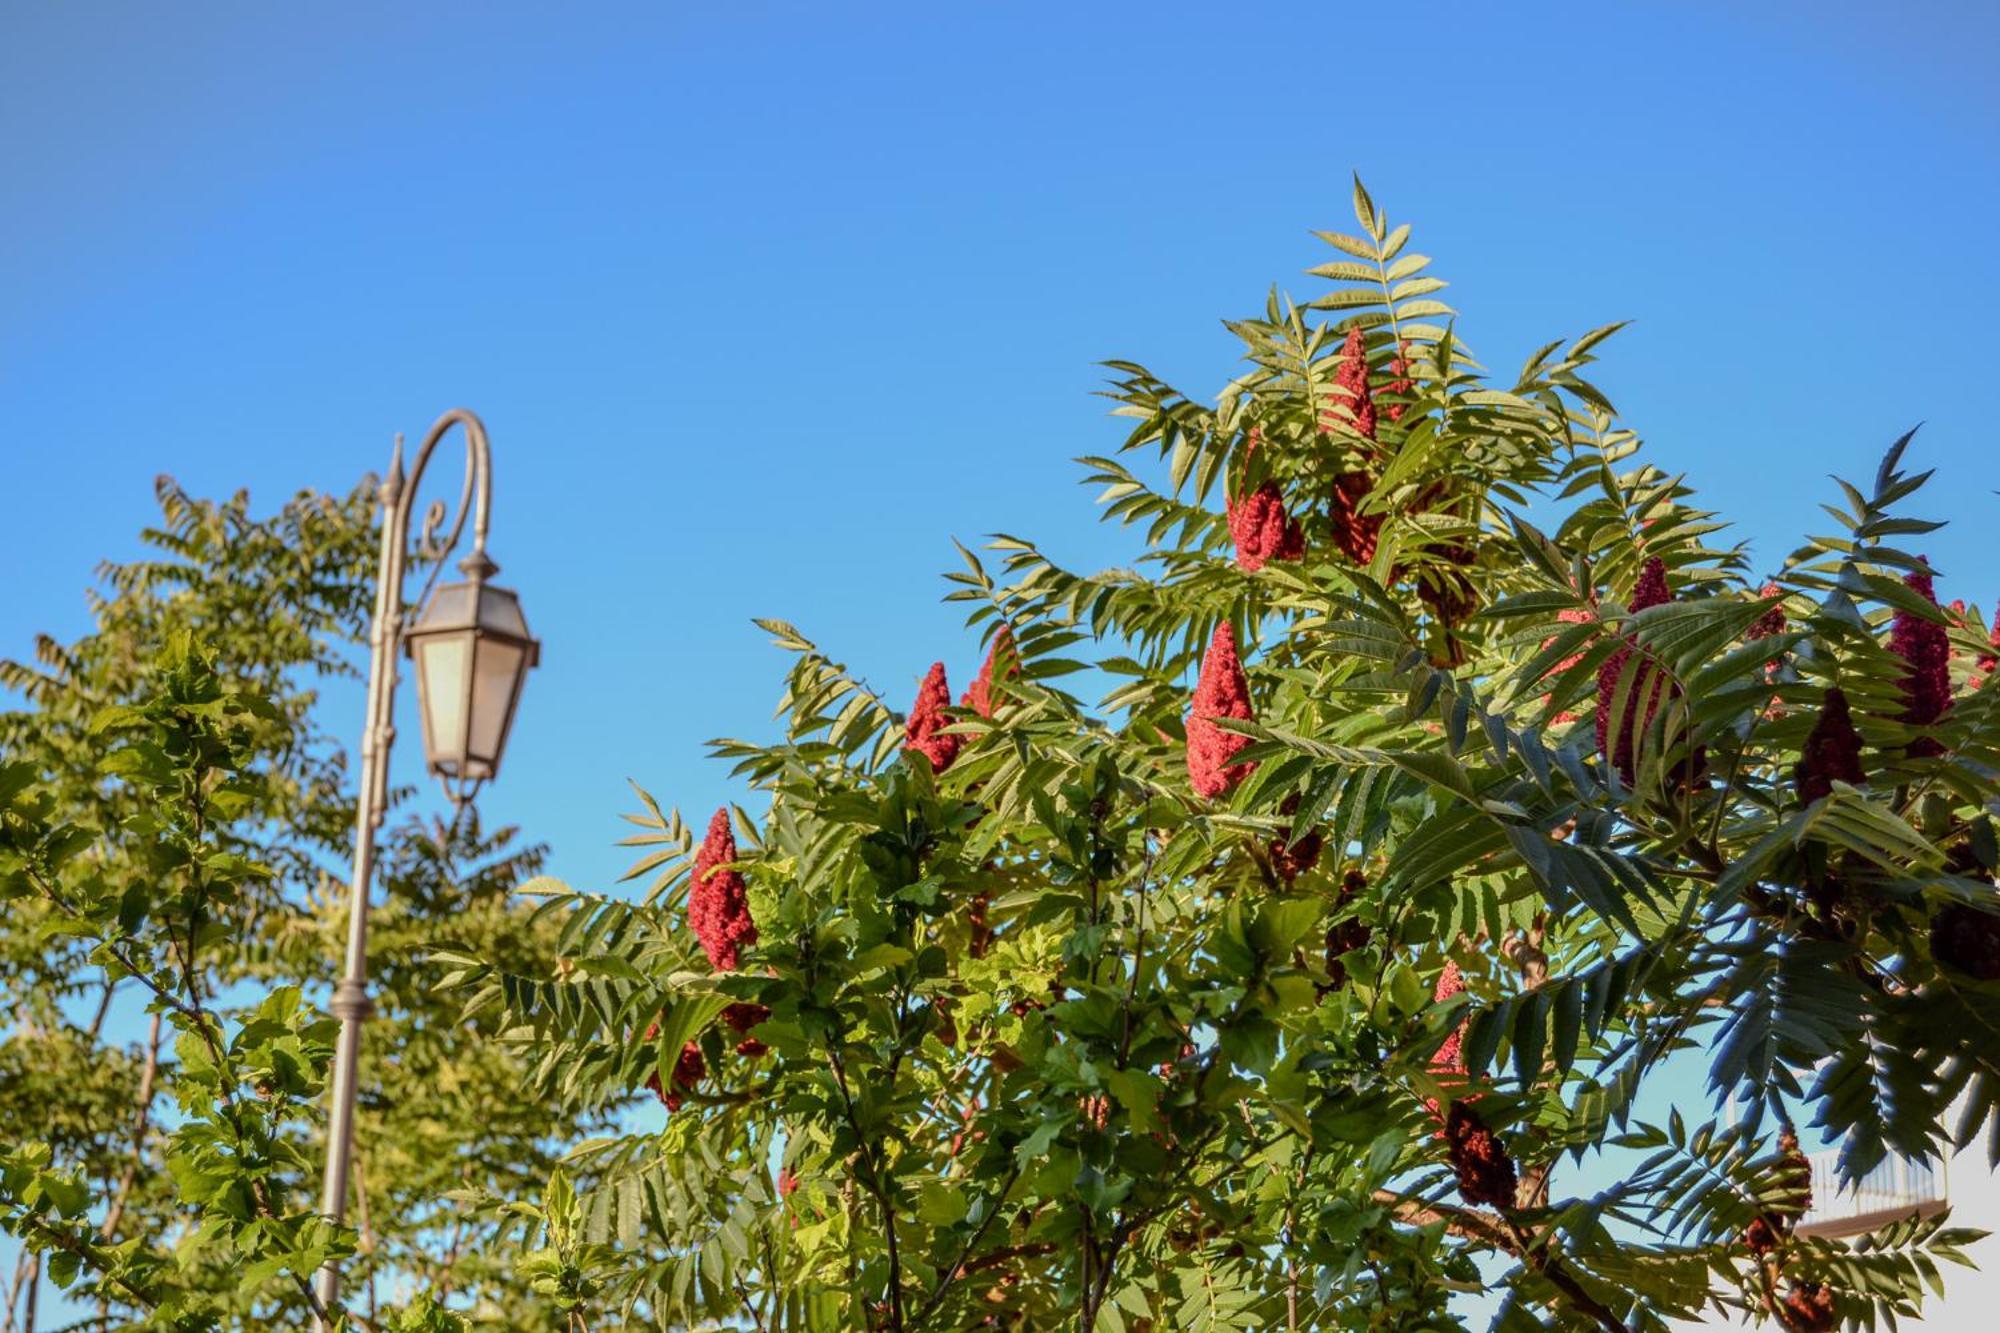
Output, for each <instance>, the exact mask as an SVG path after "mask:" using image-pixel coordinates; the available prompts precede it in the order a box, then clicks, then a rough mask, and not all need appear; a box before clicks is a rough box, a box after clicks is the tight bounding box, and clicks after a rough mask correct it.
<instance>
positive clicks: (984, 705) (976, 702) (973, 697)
mask: <svg viewBox="0 0 2000 1333" xmlns="http://www.w3.org/2000/svg"><path fill="white" fill-rule="evenodd" d="M996 665H1000V666H1001V676H1002V678H1003V679H1008V680H1011V679H1013V678H1014V677H1015V676H1018V675H1020V674H1021V655H1020V654H1019V653H1018V652H1016V651H1015V649H1014V631H1013V630H1011V629H1009V628H1007V626H1006V625H1004V624H1003V625H1002V626H1000V628H999V629H997V630H995V631H994V633H993V642H992V644H991V646H989V647H988V648H987V650H986V660H985V661H984V662H981V663H980V664H979V674H978V675H976V676H974V677H973V678H972V684H970V685H968V686H966V689H965V695H964V697H963V698H961V699H960V700H959V701H958V706H959V707H960V708H970V709H971V710H972V711H973V712H975V713H977V714H979V716H981V717H985V718H990V717H992V716H993V670H994V667H995V666H996Z"/></svg>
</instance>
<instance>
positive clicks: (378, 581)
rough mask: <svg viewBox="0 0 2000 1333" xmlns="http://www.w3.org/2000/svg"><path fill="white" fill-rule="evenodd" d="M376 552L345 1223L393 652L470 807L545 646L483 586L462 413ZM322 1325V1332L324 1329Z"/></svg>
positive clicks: (328, 1302) (393, 502)
mask: <svg viewBox="0 0 2000 1333" xmlns="http://www.w3.org/2000/svg"><path fill="white" fill-rule="evenodd" d="M453 426H460V427H463V428H464V430H465V487H464V489H463V490H462V491H461V492H460V494H459V497H458V518H457V520H456V522H454V523H453V525H452V528H451V532H450V533H449V535H447V536H444V537H443V538H442V539H440V538H439V532H440V531H441V530H442V528H443V527H444V519H445V508H444V504H443V502H442V501H439V502H437V503H434V504H432V505H431V507H430V508H429V509H428V510H427V511H426V512H425V514H424V523H423V527H422V529H421V531H420V532H419V533H418V536H417V544H416V548H415V552H416V555H417V556H418V557H419V558H420V559H422V560H425V561H427V562H429V563H430V565H431V566H432V568H431V577H430V581H429V582H428V583H426V585H425V587H424V590H423V592H422V593H420V594H419V595H418V597H417V601H418V602H419V603H421V604H422V606H423V610H422V612H421V614H419V615H417V616H416V617H415V619H414V620H412V619H411V618H410V615H409V610H408V607H407V606H406V604H405V603H404V601H403V574H404V570H405V568H406V566H407V565H408V563H409V557H410V554H411V545H410V516H411V512H412V509H413V506H414V505H415V502H416V494H417V487H418V483H420V482H421V481H422V480H423V475H424V468H425V466H426V465H427V464H428V463H429V462H430V459H431V454H432V452H433V451H435V450H436V448H437V446H438V442H439V441H440V440H442V439H443V438H444V437H445V435H446V434H447V433H449V432H450V430H451V428H452V427H453ZM379 495H380V500H381V508H382V555H381V564H380V567H379V568H378V570H377V572H376V576H375V619H374V625H373V628H372V630H371V632H370V634H369V649H370V657H369V665H368V719H367V724H366V726H365V727H364V728H363V730H362V733H361V792H360V799H359V802H358V809H357V810H356V812H355V821H354V878H353V881H352V882H351V883H350V884H349V886H348V894H347V963H346V970H345V971H344V972H343V974H342V976H341V979H340V984H339V985H337V986H336V987H334V992H333V1006H332V1008H333V1014H334V1016H335V1017H336V1018H338V1019H339V1020H340V1042H339V1045H338V1046H337V1047H336V1048H335V1050H334V1064H333V1107H332V1111H331V1114H330V1116H329V1118H328V1124H327V1155H326V1179H325V1186H324V1189H323V1191H322V1193H321V1196H320V1212H321V1213H322V1214H324V1215H325V1216H326V1217H327V1218H328V1219H329V1220H331V1221H333V1222H334V1223H336V1224H338V1223H339V1222H341V1221H342V1220H343V1219H344V1218H345V1217H346V1215H347V1186H348V1166H349V1162H350V1160H351V1158H352V1156H353V1152H354V1093H355V1078H356V1073H357V1071H358V1068H359V1065H360V1062H361V1027H362V1024H363V1023H365V1022H366V1021H367V1020H368V1017H369V1015H370V1014H371V1013H373V1012H374V1006H373V1005H372V1004H371V1003H370V1002H369V999H368V892H369V883H370V881H371V880H372V879H373V877H374V869H375V831H376V830H377V829H379V828H380V827H381V826H382V819H383V817H384V815H386V814H387V813H388V805H389V750H390V747H391V745H393V744H394V742H395V738H396V728H395V711H396V650H397V647H398V645H401V646H402V647H403V648H404V650H405V651H407V652H408V653H409V655H410V656H411V657H412V658H413V659H414V660H415V662H416V665H417V701H418V705H419V708H420V711H421V712H422V714H423V722H424V758H425V764H426V766H427V767H428V768H429V769H430V771H431V773H433V774H434V775H436V776H437V778H438V779H439V780H440V781H441V782H443V784H444V788H445V792H446V794H447V795H448V796H449V797H450V798H451V800H452V803H453V804H454V805H460V806H462V805H463V804H464V803H465V802H467V801H469V800H471V799H472V796H473V794H474V793H475V792H477V791H478V790H479V786H480V784H481V783H483V782H485V781H486V780H487V779H488V778H490V777H493V776H494V775H495V774H497V773H498V772H499V771H500V756H501V753H502V751H504V750H505V749H506V747H507V733H508V731H509V730H510V729H511V728H512V726H513V724H514V708H515V705H517V704H518V703H519V702H520V699H521V685H522V683H523V682H524V681H525V680H526V679H527V677H528V670H529V668H531V667H533V666H534V665H536V663H537V662H538V661H539V659H540V657H541V644H539V643H538V642H536V641H535V639H534V638H533V637H531V636H530V635H529V633H528V622H527V620H526V619H525V618H524V617H523V616H522V614H521V601H520V598H519V597H517V596H515V595H514V593H513V591H512V590H511V589H507V588H497V587H494V586H493V585H492V584H490V583H488V582H487V580H488V579H489V578H491V577H492V576H493V575H495V574H497V573H499V572H500V567H499V566H498V565H496V564H494V563H493V561H492V559H491V558H490V557H488V556H487V554H486V520H487V515H488V512H489V511H490V509H491V508H492V500H493V465H492V459H491V455H490V451H489V449H488V447H487V443H486V427H485V426H484V425H483V424H481V422H480V420H479V418H478V417H477V416H474V415H473V414H472V413H471V412H468V411H466V410H465V409H464V408H462V407H461V408H454V409H452V410H451V411H449V412H446V413H445V414H444V415H443V416H441V417H439V418H438V419H437V420H436V421H435V422H433V423H432V424H431V428H430V431H429V432H428V433H427V434H426V435H425V436H424V442H423V444H422V445H421V446H419V447H418V449H417V456H416V460H415V462H413V463H412V464H411V466H410V472H409V476H408V478H407V479H406V478H405V477H404V474H403V437H402V436H400V435H398V436H397V437H396V452H395V454H394V456H393V457H392V458H391V460H390V463H389V475H388V476H387V477H385V478H384V479H383V481H382V486H381V490H380V492H379ZM468 514H469V515H470V516H471V518H472V551H471V553H470V554H469V555H467V556H466V557H465V559H463V560H461V561H459V564H458V568H459V572H461V573H462V574H464V575H465V580H464V581H463V582H460V583H447V584H445V585H444V586H443V587H441V588H436V589H435V591H433V585H435V584H436V582H437V577H438V574H439V572H441V571H442V569H443V568H444V561H445V558H446V557H447V556H449V555H450V554H451V552H452V551H453V550H454V549H456V548H457V546H458V540H459V537H460V536H461V535H463V533H464V531H465V520H466V517H467V516H468ZM318 1292H319V1298H320V1304H321V1305H323V1306H324V1307H326V1309H327V1310H329V1311H331V1310H332V1308H333V1306H334V1304H335V1302H336V1301H337V1300H338V1299H339V1297H340V1267H339V1265H337V1264H334V1263H328V1264H327V1265H326V1266H325V1267H324V1268H322V1269H320V1272H319V1282H318ZM325 1327H326V1326H325V1325H324V1324H322V1325H321V1328H322V1329H324V1328H325Z"/></svg>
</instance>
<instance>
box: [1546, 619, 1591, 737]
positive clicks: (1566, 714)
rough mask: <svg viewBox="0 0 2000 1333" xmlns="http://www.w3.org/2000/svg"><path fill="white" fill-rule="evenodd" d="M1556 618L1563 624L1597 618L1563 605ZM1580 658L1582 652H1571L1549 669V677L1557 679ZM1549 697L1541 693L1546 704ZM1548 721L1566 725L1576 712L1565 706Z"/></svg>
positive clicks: (1572, 623)
mask: <svg viewBox="0 0 2000 1333" xmlns="http://www.w3.org/2000/svg"><path fill="white" fill-rule="evenodd" d="M1556 619H1557V620H1560V621H1562V622H1563V623H1564V624H1565V625H1587V624H1589V623H1590V622H1591V621H1593V620H1595V619H1597V617H1596V616H1593V615H1592V614H1591V613H1590V612H1588V611H1585V610H1583V609H1582V608H1581V607H1565V608H1564V609H1563V610H1561V611H1558V612H1556ZM1542 646H1543V647H1544V648H1546V647H1547V646H1548V640H1546V639H1545V640H1543V642H1542ZM1582 660H1583V654H1582V653H1571V654H1570V655H1569V656H1568V657H1565V658H1564V659H1563V660H1562V661H1560V662H1558V663H1556V664H1555V666H1554V667H1553V668H1551V669H1550V671H1549V676H1550V677H1551V678H1557V679H1559V678H1560V677H1561V676H1562V674H1563V672H1565V671H1568V670H1569V669H1570V668H1571V667H1573V666H1575V665H1576V664H1577V663H1578V662H1581V661H1582ZM1549 698H1550V696H1549V695H1543V696H1542V702H1543V703H1545V704H1546V703H1547V702H1548V701H1549ZM1549 721H1550V722H1551V724H1553V725H1555V726H1559V727H1560V726H1567V725H1568V724H1569V723H1571V722H1574V721H1576V714H1575V713H1572V712H1570V711H1569V710H1568V709H1567V708H1565V709H1564V710H1563V711H1562V712H1560V713H1557V714H1556V715H1555V716H1554V717H1553V718H1550V719H1549Z"/></svg>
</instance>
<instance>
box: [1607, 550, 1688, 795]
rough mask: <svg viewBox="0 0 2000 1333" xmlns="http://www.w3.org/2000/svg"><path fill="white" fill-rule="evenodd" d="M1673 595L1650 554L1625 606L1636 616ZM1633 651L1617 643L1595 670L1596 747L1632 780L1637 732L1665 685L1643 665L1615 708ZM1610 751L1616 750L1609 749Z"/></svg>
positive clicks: (1657, 705)
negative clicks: (1621, 702) (1615, 732)
mask: <svg viewBox="0 0 2000 1333" xmlns="http://www.w3.org/2000/svg"><path fill="white" fill-rule="evenodd" d="M1673 599H1674V595H1673V592H1672V590H1671V589H1670V588H1668V586H1667V566H1666V562H1665V561H1663V560H1661V559H1660V558H1659V557H1658V556H1654V557H1652V558H1651V559H1649V560H1647V561H1646V563H1645V565H1644V567H1643V568H1641V569H1640V571H1639V581H1638V583H1637V584H1636V585H1635V586H1634V587H1633V589H1632V600H1631V602H1630V603H1629V609H1630V610H1631V611H1632V612H1634V613H1635V614H1636V613H1638V612H1640V611H1645V610H1648V609H1650V608H1652V607H1655V606H1663V605H1665V604H1666V603H1668V602H1671V601H1672V600H1673ZM1632 651H1633V650H1632V648H1631V647H1630V646H1629V645H1627V646H1623V647H1620V648H1618V649H1617V650H1616V651H1614V652H1613V653H1612V654H1611V655H1610V656H1609V657H1607V658H1605V659H1604V662H1603V664H1602V665H1601V666H1599V667H1598V668H1597V749H1598V752H1599V753H1600V754H1602V755H1604V757H1605V758H1606V759H1609V760H1610V761H1611V762H1612V763H1613V764H1615V765H1616V766H1617V769H1618V774H1619V776H1620V777H1622V778H1624V779H1625V780H1626V781H1627V782H1630V781H1631V780H1632V776H1633V772H1634V765H1635V759H1634V756H1635V753H1636V748H1637V741H1638V739H1639V733H1640V732H1642V731H1644V730H1645V729H1646V728H1647V727H1648V726H1649V725H1650V724H1651V723H1652V721H1653V715H1654V714H1655V713H1657V712H1658V711H1659V708H1660V701H1661V698H1662V696H1663V695H1664V694H1665V693H1666V689H1667V683H1668V682H1667V679H1666V676H1665V674H1664V673H1661V672H1657V671H1653V670H1651V669H1649V668H1648V667H1647V666H1646V665H1645V664H1643V663H1642V664H1641V666H1640V668H1639V670H1638V671H1637V672H1636V673H1635V674H1634V675H1633V677H1632V680H1631V682H1630V683H1629V684H1628V685H1627V686H1626V691H1625V706H1624V708H1623V709H1622V710H1621V709H1617V708H1616V707H1615V704H1616V703H1617V699H1618V686H1619V682H1620V680H1621V679H1622V678H1623V677H1624V675H1625V671H1626V667H1627V665H1628V664H1629V663H1630V662H1631V661H1632ZM1614 717H1615V718H1616V719H1617V722H1618V726H1617V728H1616V730H1617V738H1616V744H1615V746H1614V744H1613V738H1612V731H1613V727H1612V721H1613V719H1614ZM1614 749H1615V751H1616V753H1613V750H1614Z"/></svg>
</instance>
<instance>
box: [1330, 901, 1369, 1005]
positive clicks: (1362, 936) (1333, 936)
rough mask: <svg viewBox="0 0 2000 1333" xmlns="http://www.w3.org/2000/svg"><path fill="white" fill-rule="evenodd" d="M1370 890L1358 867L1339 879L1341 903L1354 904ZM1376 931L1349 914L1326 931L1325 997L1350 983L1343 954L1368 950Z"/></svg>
mask: <svg viewBox="0 0 2000 1333" xmlns="http://www.w3.org/2000/svg"><path fill="white" fill-rule="evenodd" d="M1367 889H1368V880H1367V877H1366V876H1364V875H1363V874H1362V873H1361V872H1360V871H1359V870H1350V871H1348V872H1347V873H1346V874H1345V875H1343V876H1341V879H1340V906H1342V907H1347V906H1349V905H1351V904H1352V903H1353V902H1354V900H1355V899H1356V898H1359V897H1360V896H1361V895H1362V894H1363V893H1365V892H1366V891H1367ZM1374 937H1375V932H1374V929H1373V928H1372V927H1370V926H1369V924H1368V923H1367V922H1366V921H1357V920H1355V919H1354V918H1353V917H1349V918H1348V919H1347V920H1345V921H1338V922H1335V923H1334V924H1333V925H1332V926H1331V927H1329V928H1328V930H1327V932H1326V975H1327V982H1328V984H1327V985H1326V986H1325V987H1323V988H1322V989H1321V991H1320V995H1321V996H1322V998H1323V997H1325V996H1327V995H1331V994H1332V993H1333V992H1335V991H1337V990H1339V989H1340V988H1341V987H1343V986H1345V985H1346V984H1347V964H1346V963H1344V962H1342V961H1341V957H1342V955H1344V954H1347V953H1350V952H1352V951H1353V950H1355V949H1365V948H1367V947H1368V941H1369V940H1371V939H1373V938H1374Z"/></svg>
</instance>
